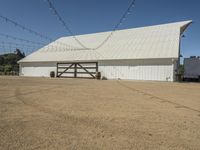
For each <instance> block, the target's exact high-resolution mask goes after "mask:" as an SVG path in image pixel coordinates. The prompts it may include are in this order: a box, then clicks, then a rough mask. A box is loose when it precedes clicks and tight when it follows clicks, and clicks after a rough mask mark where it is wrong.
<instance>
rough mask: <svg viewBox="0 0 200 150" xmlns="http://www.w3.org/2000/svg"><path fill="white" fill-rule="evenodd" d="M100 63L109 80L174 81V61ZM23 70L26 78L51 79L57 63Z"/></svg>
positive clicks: (115, 61) (26, 67) (40, 64)
mask: <svg viewBox="0 0 200 150" xmlns="http://www.w3.org/2000/svg"><path fill="white" fill-rule="evenodd" d="M98 63H99V71H100V72H101V73H102V76H105V77H106V78H108V79H118V78H120V79H130V80H155V81H173V73H174V72H173V63H172V59H149V60H121V61H119V60H110V61H99V62H98ZM21 69H22V75H24V76H38V77H42V76H44V77H49V75H50V72H51V71H55V72H56V63H50V62H49V63H21ZM71 71H73V70H71ZM81 76H84V77H90V76H89V75H79V77H81Z"/></svg>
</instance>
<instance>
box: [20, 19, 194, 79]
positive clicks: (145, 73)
mask: <svg viewBox="0 0 200 150" xmlns="http://www.w3.org/2000/svg"><path fill="white" fill-rule="evenodd" d="M191 23H192V21H182V22H176V23H169V24H162V25H155V26H149V27H141V28H134V29H125V30H118V31H116V32H115V33H114V34H113V35H112V37H111V38H110V39H109V40H108V41H107V42H106V43H105V44H104V45H103V46H102V47H100V48H99V49H97V50H87V49H81V50H80V49H79V50H77V49H76V48H81V47H80V45H79V44H78V43H77V42H76V41H75V40H74V39H73V38H72V37H62V38H59V39H58V40H56V41H54V42H52V43H50V44H49V45H47V46H45V47H43V48H41V49H39V50H38V51H36V52H34V53H32V54H30V55H28V56H27V57H25V58H24V59H22V60H20V61H19V64H20V76H35V77H49V76H50V72H51V71H54V72H55V73H56V75H57V76H58V77H93V75H94V73H95V72H96V71H99V72H101V75H102V76H103V77H105V78H107V79H132V80H155V81H175V74H176V72H177V68H178V65H179V56H180V41H181V35H182V34H183V32H184V31H185V29H186V28H187V27H188V26H189V25H190V24H191ZM109 33H110V32H102V33H94V34H86V35H79V36H76V37H77V38H78V39H79V40H80V41H81V42H82V43H84V44H85V45H86V46H87V47H90V48H93V47H96V46H98V45H99V44H100V43H101V42H102V41H103V40H104V39H105V38H106V37H107V36H108V35H109ZM64 43H65V44H69V45H71V47H70V48H69V47H67V46H66V45H65V44H64ZM72 48H75V49H74V50H73V49H72ZM69 49H71V50H69Z"/></svg>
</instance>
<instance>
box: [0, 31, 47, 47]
mask: <svg viewBox="0 0 200 150" xmlns="http://www.w3.org/2000/svg"><path fill="white" fill-rule="evenodd" d="M0 36H2V37H5V38H10V39H13V40H18V41H21V42H26V43H31V44H37V45H45V43H40V42H35V41H30V40H26V39H22V38H19V37H15V36H11V35H8V34H3V33H0Z"/></svg>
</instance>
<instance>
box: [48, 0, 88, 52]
mask: <svg viewBox="0 0 200 150" xmlns="http://www.w3.org/2000/svg"><path fill="white" fill-rule="evenodd" d="M45 1H47V3H48V6H49V9H51V10H52V12H53V14H54V15H55V16H56V17H57V19H58V20H59V21H60V22H61V24H62V25H63V27H64V28H65V29H66V30H67V31H68V32H69V33H70V35H71V36H72V38H74V40H75V41H76V42H77V43H78V44H79V45H80V46H81V47H82V48H85V49H88V48H87V47H86V46H85V45H84V44H83V43H82V42H81V41H80V40H79V39H78V38H77V37H76V36H75V34H74V33H73V32H72V30H71V29H70V27H69V26H68V25H67V24H66V23H65V21H64V19H62V17H61V15H60V14H59V13H58V11H57V10H56V8H55V7H54V5H53V3H52V2H51V1H50V0H45Z"/></svg>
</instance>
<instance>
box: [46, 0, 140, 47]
mask: <svg viewBox="0 0 200 150" xmlns="http://www.w3.org/2000/svg"><path fill="white" fill-rule="evenodd" d="M45 1H47V3H48V6H49V9H51V10H52V12H53V14H54V15H55V16H56V17H57V18H58V20H59V21H60V22H61V23H62V24H63V26H64V28H65V29H67V31H68V32H69V33H70V34H71V36H72V37H73V38H74V39H75V40H76V41H77V42H78V43H79V45H81V46H82V47H83V48H87V47H86V46H85V45H84V44H83V43H81V42H80V40H79V39H78V38H77V37H76V36H75V34H74V33H73V32H72V31H71V29H70V28H69V27H68V26H67V24H66V22H65V21H64V19H62V17H61V15H60V14H59V13H58V11H57V10H56V8H55V6H54V5H53V3H52V2H51V0H45ZM135 1H136V0H132V1H131V3H130V5H129V7H128V8H127V10H126V11H125V12H124V14H123V15H122V17H121V18H120V20H119V22H118V23H117V24H116V25H115V26H114V28H113V30H112V31H111V32H110V34H109V35H108V36H107V37H106V38H105V40H103V41H102V42H101V43H100V44H99V45H98V46H97V47H95V48H87V49H90V50H97V49H99V48H101V47H102V46H103V45H105V44H106V43H107V41H109V39H110V38H111V37H112V35H113V34H114V32H115V31H116V30H117V29H118V28H119V26H120V25H121V24H122V23H123V21H124V20H125V19H126V18H127V16H128V15H129V14H130V13H131V12H132V10H133V7H134V6H135Z"/></svg>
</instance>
